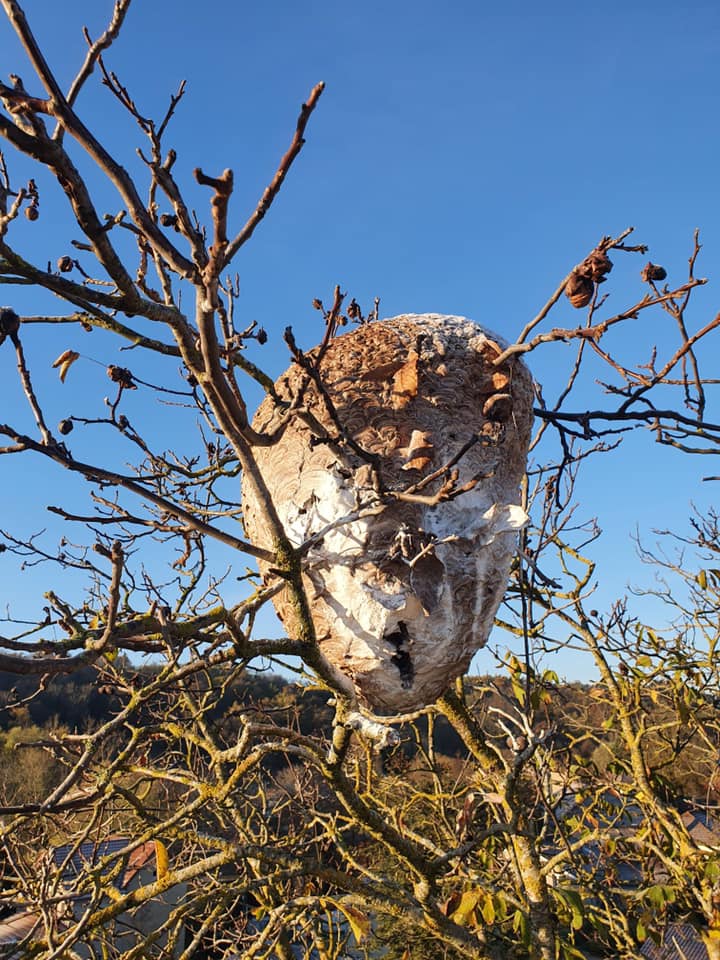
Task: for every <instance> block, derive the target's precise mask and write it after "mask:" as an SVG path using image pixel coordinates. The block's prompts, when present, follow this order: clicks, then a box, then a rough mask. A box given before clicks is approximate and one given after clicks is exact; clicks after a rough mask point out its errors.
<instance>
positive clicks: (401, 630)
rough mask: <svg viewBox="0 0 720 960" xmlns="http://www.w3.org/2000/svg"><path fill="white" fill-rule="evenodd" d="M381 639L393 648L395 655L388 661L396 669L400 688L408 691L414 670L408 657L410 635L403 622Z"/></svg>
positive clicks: (413, 676)
mask: <svg viewBox="0 0 720 960" xmlns="http://www.w3.org/2000/svg"><path fill="white" fill-rule="evenodd" d="M383 639H385V640H387V641H388V642H389V643H392V644H393V646H394V647H395V653H394V654H393V655H392V656H391V657H390V661H391V662H392V663H394V664H395V666H396V667H397V668H398V671H399V673H400V686H401V687H402V688H403V690H409V689H410V687H412V685H413V680H414V678H415V668H414V667H413V662H412V659H411V657H410V634H409V633H408V628H407V627H406V625H405V622H404V621H403V620H401V621H400V622H399V623H398V625H397V629H396V630H393V632H392V633H386V634H385V636H384V638H383Z"/></svg>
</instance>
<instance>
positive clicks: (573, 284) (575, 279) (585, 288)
mask: <svg viewBox="0 0 720 960" xmlns="http://www.w3.org/2000/svg"><path fill="white" fill-rule="evenodd" d="M594 293H595V284H594V282H593V280H592V279H591V278H590V277H586V276H583V275H582V274H581V273H578V271H577V270H573V272H572V273H571V274H570V279H569V280H568V282H567V283H566V285H565V296H566V297H567V298H568V300H569V301H570V303H571V304H572V305H573V306H574V307H577V308H578V309H580V308H581V307H586V306H587V305H588V304H589V303H590V301H591V300H592V298H593V294H594Z"/></svg>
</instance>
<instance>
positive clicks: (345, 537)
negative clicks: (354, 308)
mask: <svg viewBox="0 0 720 960" xmlns="http://www.w3.org/2000/svg"><path fill="white" fill-rule="evenodd" d="M502 348H503V344H502V343H501V341H500V340H499V339H498V338H497V337H496V336H495V335H494V334H492V333H490V332H489V331H487V330H484V329H483V328H482V327H480V326H478V325H477V324H475V323H473V322H472V321H470V320H466V319H465V318H463V317H449V316H441V315H438V314H423V315H414V314H409V315H406V316H400V317H393V318H391V319H388V320H382V321H375V322H373V323H368V324H363V325H361V326H359V327H357V328H355V329H353V330H352V331H351V332H349V333H346V334H344V335H343V336H341V337H337V338H336V339H334V340H332V341H331V343H330V345H329V347H328V349H327V351H326V353H325V354H324V356H323V358H322V361H321V363H320V368H319V369H320V374H321V376H322V382H323V384H324V389H325V391H326V394H327V397H329V399H330V400H331V401H332V405H333V406H334V408H335V411H336V421H334V419H333V416H332V415H331V414H330V412H329V411H328V404H327V402H326V400H325V399H324V398H323V397H322V396H321V394H320V392H319V391H318V390H317V388H316V387H315V386H314V385H313V384H312V383H309V384H308V376H307V374H306V372H305V371H303V369H302V368H301V366H300V365H299V364H297V363H294V364H293V365H292V366H291V367H290V369H289V370H288V371H287V372H286V373H285V374H284V375H283V376H282V377H280V379H279V380H278V382H277V384H276V390H277V394H278V396H279V397H280V398H281V399H282V400H285V401H288V402H292V401H293V399H294V398H297V397H298V395H302V396H303V399H302V402H301V403H300V405H299V408H298V409H299V410H300V411H303V410H304V411H307V412H309V413H310V414H311V416H304V417H298V416H296V415H294V414H291V418H290V421H289V425H288V426H287V428H286V429H285V432H284V433H283V434H282V436H281V438H280V440H279V441H278V442H277V443H275V444H274V445H272V446H269V447H257V448H256V449H255V453H256V456H257V459H258V465H259V467H260V470H261V472H262V475H263V477H264V480H265V482H266V484H267V486H268V488H269V490H270V492H271V494H272V496H273V499H274V501H275V504H276V507H277V510H278V513H279V515H280V518H281V520H282V522H283V523H284V525H285V528H286V531H287V533H288V536H289V537H290V539H291V541H292V542H293V543H294V544H296V545H300V544H302V543H304V542H305V541H306V540H307V539H308V538H309V537H311V536H313V535H314V534H317V533H318V532H319V531H321V530H323V529H325V528H327V527H328V526H330V529H329V530H328V531H327V532H326V533H325V535H324V536H323V537H322V539H321V540H320V541H319V542H318V543H317V544H316V545H315V546H313V547H312V549H311V550H309V552H308V553H307V555H306V558H305V565H304V577H305V584H306V587H307V594H308V598H309V602H310V606H311V609H312V614H313V618H314V622H315V626H316V630H317V636H318V640H319V643H320V645H321V648H322V651H323V653H324V654H325V656H326V657H327V658H328V660H329V661H330V662H331V663H332V664H333V665H334V666H335V667H337V668H338V669H339V670H341V671H342V672H343V673H344V674H345V675H346V676H348V677H349V678H350V680H351V681H352V683H353V685H354V687H355V689H356V691H357V692H358V695H359V697H360V699H361V700H362V701H363V702H364V703H366V704H367V705H368V706H370V707H371V708H372V709H374V710H375V711H376V712H378V713H386V714H394V713H401V712H407V711H411V710H415V709H418V708H419V707H422V706H425V705H426V704H428V703H432V702H433V701H434V700H436V699H437V697H438V696H440V695H441V694H442V693H443V692H444V690H446V689H447V687H448V686H449V684H450V683H451V682H452V681H453V680H454V679H455V678H456V677H458V676H460V675H461V674H462V673H463V672H464V671H465V670H466V669H467V667H468V665H469V663H470V660H471V659H472V656H473V654H474V653H475V652H476V651H477V650H478V649H479V648H480V647H482V646H483V644H484V643H485V642H486V641H487V638H488V634H489V633H490V629H491V627H492V624H493V618H494V616H495V613H496V611H497V608H498V605H499V603H500V601H501V599H502V596H503V593H504V591H505V587H506V584H507V579H508V573H509V570H510V564H511V561H512V557H513V553H514V550H515V544H516V534H517V531H518V529H519V528H520V527H521V526H522V525H523V524H524V522H525V520H526V516H525V513H524V512H523V510H522V509H521V507H520V506H519V485H520V481H521V479H522V476H523V473H524V470H525V462H526V455H527V448H528V443H529V437H530V427H531V422H532V399H533V388H532V378H531V376H530V374H529V372H528V370H527V368H526V367H525V365H524V364H522V363H521V362H519V361H518V360H517V359H515V358H511V359H510V360H508V361H506V362H505V363H503V364H502V365H501V366H499V367H498V366H495V365H494V364H493V360H494V359H495V358H497V357H498V356H499V354H500V352H501V350H502ZM308 356H309V357H310V358H312V356H313V355H312V354H309V355H308ZM303 391H304V392H303ZM286 418H287V412H286V411H285V410H283V409H282V408H281V407H279V406H278V405H277V404H276V403H275V402H274V401H273V400H272V399H271V398H267V399H266V400H265V401H264V402H263V403H262V405H261V406H260V408H259V410H258V412H257V414H256V416H255V419H254V421H253V426H254V428H255V429H256V430H259V431H260V430H262V431H272V430H273V429H274V428H275V427H277V426H278V425H279V424H280V423H281V422H282V421H283V419H286ZM338 424H339V425H340V427H341V429H342V431H344V433H345V435H346V436H349V437H351V438H352V439H353V440H354V441H355V442H356V443H357V444H358V445H359V447H361V448H362V450H364V451H367V453H368V454H370V455H374V456H375V457H376V461H375V464H376V469H375V468H374V467H373V465H372V463H370V462H368V459H367V458H363V457H362V456H361V455H360V454H359V453H358V452H355V451H353V450H352V449H351V447H350V446H348V444H347V443H344V442H342V440H339V441H338V435H339V431H338ZM328 441H330V442H328ZM454 471H456V473H455V472H454ZM379 498H381V499H382V503H380V502H379ZM243 500H244V502H243V510H244V522H245V527H246V531H247V534H248V536H249V537H251V538H252V539H253V540H254V542H256V543H258V544H259V545H260V546H264V547H271V538H270V535H269V533H268V530H267V528H266V525H265V522H264V520H263V517H262V513H261V511H260V508H259V505H258V504H257V503H255V502H254V501H253V499H252V498H251V497H250V495H249V493H248V489H247V487H246V488H245V490H244V497H243ZM345 517H347V518H350V519H348V520H347V521H346V522H338V521H341V520H342V518H345ZM333 524H334V526H333ZM274 602H275V607H276V609H277V612H278V614H279V616H280V618H281V619H282V621H283V623H284V625H285V627H286V629H287V631H288V635H289V636H290V637H292V636H293V631H294V628H295V623H294V617H295V614H294V611H293V608H292V607H291V605H290V602H289V598H288V596H287V592H286V591H283V592H282V593H280V594H279V595H277V596H276V598H275V601H274Z"/></svg>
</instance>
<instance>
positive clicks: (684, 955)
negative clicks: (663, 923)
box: [640, 923, 708, 960]
mask: <svg viewBox="0 0 720 960" xmlns="http://www.w3.org/2000/svg"><path fill="white" fill-rule="evenodd" d="M640 956H641V957H645V958H646V960H708V952H707V947H706V946H705V944H704V943H703V941H702V938H701V937H700V934H699V933H698V931H697V930H696V929H695V927H693V926H692V924H690V923H671V924H668V926H667V927H666V929H665V932H664V935H663V940H662V943H660V944H657V943H655V942H654V941H652V940H646V941H645V943H644V944H643V945H642V949H641V950H640Z"/></svg>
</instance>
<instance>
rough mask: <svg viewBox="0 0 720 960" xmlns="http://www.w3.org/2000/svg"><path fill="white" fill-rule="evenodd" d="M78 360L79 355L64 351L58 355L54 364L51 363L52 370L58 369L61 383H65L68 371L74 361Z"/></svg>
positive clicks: (72, 351)
mask: <svg viewBox="0 0 720 960" xmlns="http://www.w3.org/2000/svg"><path fill="white" fill-rule="evenodd" d="M79 359H80V354H79V353H76V352H75V351H74V350H65V351H64V352H63V353H61V354H60V356H59V357H58V358H57V360H56V361H55V363H53V368H54V367H60V382H61V383H65V377H66V376H67V372H68V370H69V369H70V367H71V366H72V365H73V364H74V363H75V361H76V360H79Z"/></svg>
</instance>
